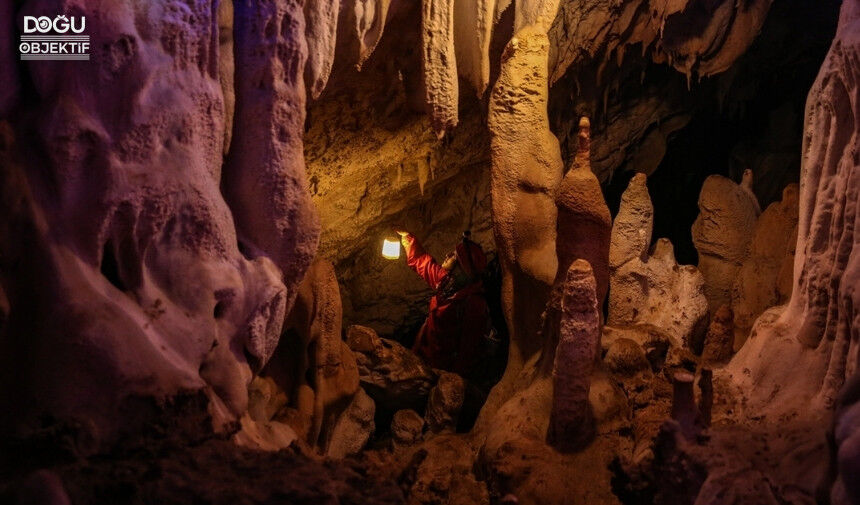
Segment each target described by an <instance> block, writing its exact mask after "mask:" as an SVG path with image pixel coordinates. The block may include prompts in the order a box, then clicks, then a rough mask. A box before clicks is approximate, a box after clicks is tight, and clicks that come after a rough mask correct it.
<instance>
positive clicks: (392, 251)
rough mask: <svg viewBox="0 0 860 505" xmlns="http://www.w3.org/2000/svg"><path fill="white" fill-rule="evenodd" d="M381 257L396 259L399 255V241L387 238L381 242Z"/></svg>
mask: <svg viewBox="0 0 860 505" xmlns="http://www.w3.org/2000/svg"><path fill="white" fill-rule="evenodd" d="M382 257H383V258H386V259H390V260H396V259H397V258H399V257H400V241H399V240H397V239H396V238H387V239H385V240H384V241H383V242H382Z"/></svg>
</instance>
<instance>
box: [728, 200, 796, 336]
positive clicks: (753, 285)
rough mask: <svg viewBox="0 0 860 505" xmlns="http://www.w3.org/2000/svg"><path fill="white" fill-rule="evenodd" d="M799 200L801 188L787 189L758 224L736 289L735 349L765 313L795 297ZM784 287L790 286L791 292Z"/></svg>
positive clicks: (735, 285) (739, 271)
mask: <svg viewBox="0 0 860 505" xmlns="http://www.w3.org/2000/svg"><path fill="white" fill-rule="evenodd" d="M797 198H798V188H797V185H796V184H790V185H788V186H786V187H785V189H784V190H783V192H782V201H780V202H774V203H772V204H770V206H768V208H767V209H765V211H764V213H763V214H762V215H761V216H760V217H759V218H758V221H757V222H756V225H755V229H754V231H753V237H752V239H751V240H750V244H749V254H748V255H747V258H746V260H744V262H743V265H741V268H740V270H738V272H737V277H736V279H735V280H734V285H733V286H732V311H733V312H734V324H735V334H736V336H735V348H740V345H741V344H742V343H743V342H744V341H745V340H746V338H747V336H748V335H749V332H750V329H751V328H752V326H753V323H754V322H755V320H756V318H758V316H760V315H761V314H762V312H764V311H765V309H767V308H768V307H772V306H774V305H781V304H783V303H785V302H787V301H788V298H789V297H790V296H791V289H790V286H791V284H790V282H791V281H790V279H791V276H792V269H793V266H794V265H793V263H794V248H795V246H796V244H797V210H798V199H797ZM784 279H786V280H788V281H787V282H786V281H784ZM783 283H785V284H788V288H789V289H788V290H786V289H785V288H784V287H783V286H782V284H783Z"/></svg>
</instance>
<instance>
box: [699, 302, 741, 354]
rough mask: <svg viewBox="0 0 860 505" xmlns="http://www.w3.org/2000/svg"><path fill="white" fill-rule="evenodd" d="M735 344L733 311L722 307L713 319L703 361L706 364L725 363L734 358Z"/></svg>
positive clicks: (706, 337)
mask: <svg viewBox="0 0 860 505" xmlns="http://www.w3.org/2000/svg"><path fill="white" fill-rule="evenodd" d="M734 342H735V325H734V315H733V314H732V309H730V308H729V306H728V305H722V306H720V308H719V309H717V311H716V312H715V313H714V315H713V316H712V317H711V325H710V326H709V327H708V334H707V335H705V346H704V351H703V352H702V361H704V362H705V363H725V362H727V361H728V360H729V358H731V357H732V354H733V352H734V350H733V349H734Z"/></svg>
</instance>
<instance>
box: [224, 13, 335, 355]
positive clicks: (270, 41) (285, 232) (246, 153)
mask: <svg viewBox="0 0 860 505" xmlns="http://www.w3.org/2000/svg"><path fill="white" fill-rule="evenodd" d="M234 27H235V28H234V31H235V33H234V44H235V54H236V61H235V63H236V67H237V68H241V69H242V75H241V78H240V79H236V88H235V93H236V112H235V116H234V128H233V131H234V132H235V135H234V136H233V140H232V145H231V147H230V154H229V156H228V161H227V164H226V166H225V169H224V178H223V181H222V183H221V188H222V190H223V192H224V195H225V198H226V199H227V203H228V204H229V205H230V209H231V210H232V211H233V217H234V219H235V220H236V229H237V231H238V234H239V240H240V243H241V244H242V246H243V247H244V252H245V254H246V255H247V256H250V257H257V256H268V257H269V258H271V259H272V260H273V261H274V262H275V264H277V265H278V267H280V269H281V271H282V274H283V279H284V284H285V285H286V286H287V310H289V308H290V307H291V306H292V303H293V300H295V297H296V293H297V290H298V285H299V283H300V282H301V280H302V277H303V276H304V273H305V271H306V270H307V269H308V267H309V266H310V263H311V260H312V259H313V256H314V254H315V253H316V248H317V243H318V240H319V222H318V219H317V216H316V211H315V209H314V207H313V203H312V202H311V200H310V195H309V194H308V189H307V187H308V185H307V181H306V178H305V162H304V152H303V144H302V133H303V131H304V123H305V84H304V77H303V75H304V71H305V60H306V57H307V45H306V43H305V22H304V14H303V12H302V7H301V5H300V4H298V3H296V2H290V1H287V0H262V1H256V0H255V1H252V0H236V1H235V2H234ZM274 343H277V342H274ZM274 343H273V344H274Z"/></svg>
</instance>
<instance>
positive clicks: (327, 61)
mask: <svg viewBox="0 0 860 505" xmlns="http://www.w3.org/2000/svg"><path fill="white" fill-rule="evenodd" d="M339 11H340V0H307V1H306V2H305V7H304V13H305V40H306V41H307V44H308V60H307V63H306V64H305V86H307V89H308V96H309V97H311V98H312V99H317V98H319V96H320V94H321V93H322V92H323V89H325V85H326V82H328V76H329V74H330V73H331V66H332V64H333V63H334V49H335V38H336V36H337V20H338V13H339Z"/></svg>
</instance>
